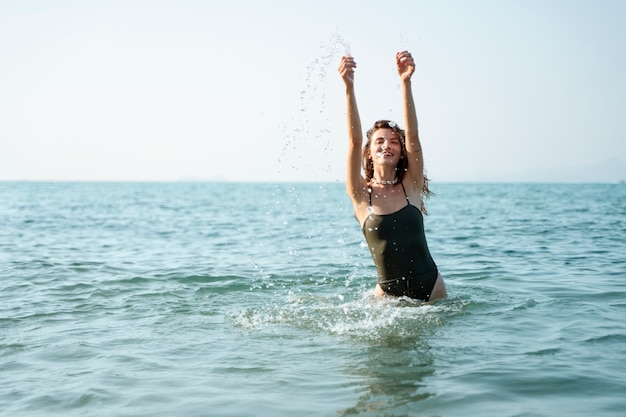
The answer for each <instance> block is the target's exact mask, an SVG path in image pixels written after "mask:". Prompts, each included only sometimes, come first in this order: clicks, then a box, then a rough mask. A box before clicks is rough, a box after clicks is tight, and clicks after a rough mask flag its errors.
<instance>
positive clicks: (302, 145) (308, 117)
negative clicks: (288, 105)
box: [277, 34, 350, 177]
mask: <svg viewBox="0 0 626 417" xmlns="http://www.w3.org/2000/svg"><path fill="white" fill-rule="evenodd" d="M320 51H321V53H319V54H317V56H315V57H314V58H313V61H312V62H311V63H310V64H309V65H308V66H307V67H306V75H305V79H304V88H303V89H302V90H301V91H300V93H299V100H298V110H299V112H298V115H297V116H296V117H295V118H294V119H292V120H291V121H290V122H288V124H285V125H283V126H282V132H283V138H284V141H285V142H284V143H285V145H284V146H283V148H282V150H281V152H280V154H279V156H278V161H277V162H278V166H279V172H278V173H279V174H282V173H283V171H284V170H289V171H293V172H298V173H300V174H302V173H303V172H306V171H311V173H310V175H311V176H312V177H315V176H319V171H320V166H314V167H308V166H306V164H307V163H308V162H307V161H310V160H315V158H305V157H303V155H305V156H308V155H312V154H315V153H316V152H320V151H321V152H324V155H329V154H334V153H335V140H332V141H331V136H332V135H331V130H330V129H329V126H331V125H332V124H333V121H334V119H335V118H336V117H337V116H338V115H337V114H331V113H330V112H329V111H328V103H327V98H328V89H329V86H328V83H329V81H331V80H332V79H331V77H329V76H328V75H329V73H330V72H331V71H335V70H336V67H337V65H338V63H339V60H340V58H341V56H343V55H349V54H350V45H349V43H348V42H347V41H346V40H345V39H344V38H342V37H341V35H339V34H333V35H332V36H331V37H330V39H329V40H328V41H327V42H325V43H324V44H322V45H321V46H320ZM333 88H335V86H333ZM288 156H289V157H288ZM294 157H295V158H296V160H294V159H293V158H294ZM325 159H326V163H327V166H326V172H330V171H331V170H333V168H335V167H334V165H333V161H331V160H330V159H329V158H325ZM287 161H289V164H288V165H287V166H285V165H284V163H285V162H287ZM289 165H291V166H289Z"/></svg>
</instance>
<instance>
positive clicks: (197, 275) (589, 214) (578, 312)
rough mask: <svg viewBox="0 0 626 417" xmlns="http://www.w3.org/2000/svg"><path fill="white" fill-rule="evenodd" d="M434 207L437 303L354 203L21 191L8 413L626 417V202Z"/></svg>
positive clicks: (3, 358)
mask: <svg viewBox="0 0 626 417" xmlns="http://www.w3.org/2000/svg"><path fill="white" fill-rule="evenodd" d="M433 188H434V191H435V192H436V193H437V196H436V197H435V198H433V199H431V200H430V201H429V204H428V207H429V211H430V215H429V216H427V217H426V218H425V222H426V228H427V236H428V238H429V244H430V248H431V251H432V253H433V257H434V258H435V260H436V261H437V263H438V264H439V267H440V270H441V271H442V273H443V274H444V276H445V278H446V282H447V285H448V292H449V298H448V299H446V300H444V301H442V302H439V303H436V304H434V305H420V304H419V303H417V302H414V301H411V300H405V299H382V300H381V299H375V298H374V297H373V296H372V290H373V286H374V282H375V270H374V267H373V264H372V262H371V259H370V258H369V252H368V250H367V248H366V247H365V246H364V242H363V237H362V235H361V232H360V230H359V227H358V224H357V222H356V220H355V219H354V217H353V216H352V214H351V209H350V205H349V202H348V200H347V197H345V196H344V191H343V185H341V184H292V185H289V184H281V185H270V184H212V183H188V184H185V183H172V184H152V183H146V184H141V183H140V184H127V183H118V184H107V183H0V222H1V224H2V227H1V228H0V369H1V370H2V373H1V374H2V378H1V379H0V415H2V416H12V417H14V416H57V415H58V416H294V415H306V416H353V415H358V416H463V417H466V416H498V417H503V416H588V415H593V416H618V415H619V416H622V415H624V410H625V409H626V396H625V395H624V393H625V392H626V324H625V318H626V243H625V240H624V238H625V236H626V233H625V232H626V186H624V185H623V184H604V185H599V184H596V185H580V184H576V185H574V184H556V185H550V184H528V185H525V184H434V185H433Z"/></svg>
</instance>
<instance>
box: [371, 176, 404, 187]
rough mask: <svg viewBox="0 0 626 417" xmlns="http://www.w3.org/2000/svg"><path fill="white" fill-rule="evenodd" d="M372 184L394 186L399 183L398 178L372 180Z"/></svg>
mask: <svg viewBox="0 0 626 417" xmlns="http://www.w3.org/2000/svg"><path fill="white" fill-rule="evenodd" d="M372 182H373V183H374V184H381V185H394V184H397V183H398V177H396V178H394V179H392V180H377V179H376V178H372Z"/></svg>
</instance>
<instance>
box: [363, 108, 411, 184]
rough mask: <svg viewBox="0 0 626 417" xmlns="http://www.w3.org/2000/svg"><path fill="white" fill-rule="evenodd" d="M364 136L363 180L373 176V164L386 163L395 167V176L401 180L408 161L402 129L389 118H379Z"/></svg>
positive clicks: (368, 179)
mask: <svg viewBox="0 0 626 417" xmlns="http://www.w3.org/2000/svg"><path fill="white" fill-rule="evenodd" d="M366 136H367V142H365V146H364V147H363V154H362V162H363V172H364V174H365V180H366V181H368V182H369V181H370V180H371V179H372V177H373V176H374V165H387V166H393V167H394V168H396V171H397V172H396V178H398V180H400V181H402V177H403V176H404V174H405V172H406V170H407V161H408V159H407V158H406V156H407V155H406V147H405V145H404V130H402V129H400V127H399V126H398V125H397V124H396V123H394V122H392V121H390V120H379V121H377V122H376V123H374V126H372V128H371V129H370V130H368V131H367V135H366ZM383 148H384V149H383Z"/></svg>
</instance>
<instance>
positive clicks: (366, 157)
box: [362, 120, 433, 214]
mask: <svg viewBox="0 0 626 417" xmlns="http://www.w3.org/2000/svg"><path fill="white" fill-rule="evenodd" d="M378 129H391V130H392V131H393V132H394V133H395V134H397V135H398V136H399V137H400V160H399V161H398V165H396V178H398V182H402V179H403V178H404V175H405V174H406V172H407V170H408V168H409V160H408V158H407V150H406V133H405V131H404V130H402V129H400V127H399V126H398V124H397V123H395V122H392V121H391V120H378V121H377V122H375V123H374V126H372V127H371V128H370V129H369V130H368V131H367V132H366V134H365V135H366V137H367V141H366V142H365V145H364V146H363V154H362V161H363V172H364V173H365V180H366V181H367V183H368V184H369V183H370V182H371V181H372V178H373V177H374V162H373V161H372V158H370V156H371V155H370V145H371V143H372V135H373V134H374V132H376V131H377V130H378ZM429 181H430V180H429V179H428V177H427V176H426V171H424V184H422V192H421V193H422V206H421V207H420V210H421V211H422V213H424V214H426V213H427V211H426V206H425V205H424V200H425V199H427V198H428V197H431V196H432V195H433V192H432V191H430V189H429V188H428V182H429Z"/></svg>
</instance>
